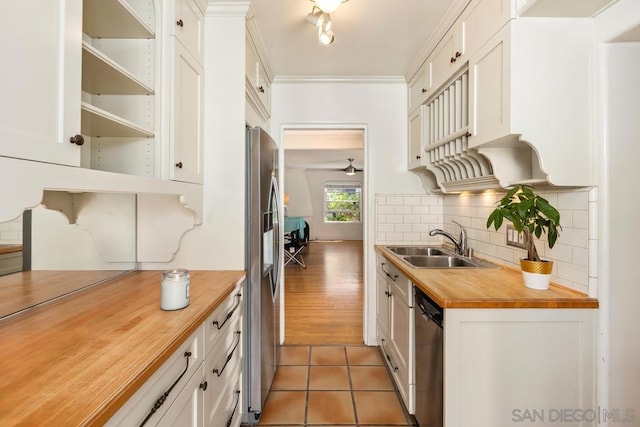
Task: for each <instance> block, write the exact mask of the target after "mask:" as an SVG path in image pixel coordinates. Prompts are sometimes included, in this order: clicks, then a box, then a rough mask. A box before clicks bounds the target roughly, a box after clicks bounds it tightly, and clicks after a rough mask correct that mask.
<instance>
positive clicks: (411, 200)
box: [404, 196, 420, 206]
mask: <svg viewBox="0 0 640 427" xmlns="http://www.w3.org/2000/svg"><path fill="white" fill-rule="evenodd" d="M404 204H405V205H407V206H419V205H420V197H418V196H411V197H405V198H404Z"/></svg>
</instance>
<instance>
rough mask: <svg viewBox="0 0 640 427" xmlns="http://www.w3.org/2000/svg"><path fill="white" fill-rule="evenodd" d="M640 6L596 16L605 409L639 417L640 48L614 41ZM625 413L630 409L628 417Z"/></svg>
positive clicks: (626, 2)
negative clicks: (639, 162)
mask: <svg viewBox="0 0 640 427" xmlns="http://www.w3.org/2000/svg"><path fill="white" fill-rule="evenodd" d="M639 26H640V2H638V1H637V0H620V1H619V2H617V3H616V4H614V5H613V6H612V7H610V8H609V9H607V10H606V11H605V12H604V13H602V14H601V15H599V16H598V17H597V18H596V19H595V36H596V41H597V42H599V43H600V45H599V49H598V67H597V72H596V78H597V87H598V89H599V93H598V98H597V99H598V103H597V104H598V106H599V108H598V114H597V117H596V119H597V123H598V129H597V131H598V138H599V140H600V152H599V156H598V158H599V159H601V160H600V165H599V166H600V179H601V187H600V189H601V192H600V193H601V194H600V200H601V203H600V206H601V208H600V210H599V216H600V220H599V224H600V228H599V234H600V236H599V237H600V238H599V247H600V252H599V255H600V258H599V266H598V267H599V269H600V272H601V274H600V281H599V286H598V299H599V301H600V330H601V333H600V337H599V338H600V345H599V346H600V348H599V351H600V355H599V357H598V362H599V364H600V365H599V367H598V368H599V390H598V394H599V402H598V403H599V404H600V405H601V406H604V407H608V408H619V409H620V410H621V411H626V410H627V409H630V410H632V411H634V414H635V424H634V423H631V424H629V425H637V423H638V420H640V403H639V402H640V380H639V378H640V326H639V325H640V310H638V301H640V272H639V270H638V267H637V266H636V265H635V263H637V252H638V249H637V248H638V242H639V241H640V228H639V227H638V212H639V211H640V193H639V192H638V190H637V188H636V183H637V182H638V177H637V159H638V158H640V144H638V135H640V120H638V118H639V117H640V106H639V104H638V94H639V93H640V81H639V80H638V76H639V75H640V44H639V43H637V42H636V43H623V44H619V43H617V44H607V43H608V42H611V41H615V39H616V38H617V37H619V36H620V35H623V34H625V33H627V31H628V30H630V29H634V28H635V34H636V36H635V37H628V39H635V40H636V41H640V31H638V28H639ZM623 414H624V412H623Z"/></svg>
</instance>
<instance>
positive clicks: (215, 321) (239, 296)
mask: <svg viewBox="0 0 640 427" xmlns="http://www.w3.org/2000/svg"><path fill="white" fill-rule="evenodd" d="M235 297H236V298H238V302H236V305H234V306H233V308H232V309H231V310H230V311H229V312H228V313H227V316H226V317H225V318H224V320H223V321H222V323H220V322H219V321H217V320H214V321H213V322H211V324H212V325H213V326H215V327H216V328H218V330H220V329H222V327H223V326H224V324H225V323H227V321H228V320H229V319H231V316H232V315H233V312H234V311H236V308H238V307H239V306H240V298H241V297H242V294H241V293H240V292H238V293H237V294H236V295H235Z"/></svg>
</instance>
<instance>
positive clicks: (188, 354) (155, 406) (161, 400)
mask: <svg viewBox="0 0 640 427" xmlns="http://www.w3.org/2000/svg"><path fill="white" fill-rule="evenodd" d="M184 357H186V358H187V366H185V368H184V371H182V373H181V374H180V376H179V377H178V378H177V379H176V380H175V381H174V382H173V384H171V387H169V389H168V390H167V391H165V392H164V393H163V394H162V396H160V397H159V398H158V400H156V403H154V404H153V408H151V410H150V411H149V413H148V414H147V416H146V417H145V418H144V420H143V421H142V423H141V424H140V427H142V426H143V425H145V424H146V423H147V421H149V418H151V417H152V416H153V414H155V413H156V411H157V410H158V409H160V408H161V407H162V405H164V402H165V401H166V400H167V397H169V393H171V390H173V388H174V387H175V386H176V384H178V382H180V380H181V379H182V377H184V374H186V373H187V371H188V370H189V358H190V357H191V352H190V351H185V352H184Z"/></svg>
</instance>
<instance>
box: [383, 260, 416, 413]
mask: <svg viewBox="0 0 640 427" xmlns="http://www.w3.org/2000/svg"><path fill="white" fill-rule="evenodd" d="M377 276H378V277H377V281H378V341H379V344H380V347H381V348H382V351H383V353H384V357H385V363H386V364H387V366H388V367H389V370H390V371H391V374H392V377H393V379H394V381H395V383H396V386H397V387H398V390H399V391H400V396H402V400H403V402H404V405H405V407H406V408H407V410H408V411H409V413H411V414H413V413H414V412H415V408H414V406H415V392H414V386H415V375H414V355H415V347H414V336H415V331H414V308H413V292H412V284H411V282H410V281H409V279H407V278H406V277H405V276H404V275H403V274H402V273H401V272H400V271H399V270H398V269H396V268H395V267H394V266H393V265H392V264H390V263H388V262H386V261H384V259H383V258H380V259H379V260H378V273H377ZM385 284H386V286H385ZM385 288H386V290H385ZM385 300H386V303H385ZM381 320H382V322H381ZM384 320H386V321H388V325H386V327H387V329H386V330H385V329H384V328H385V325H384V323H383V322H384Z"/></svg>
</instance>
